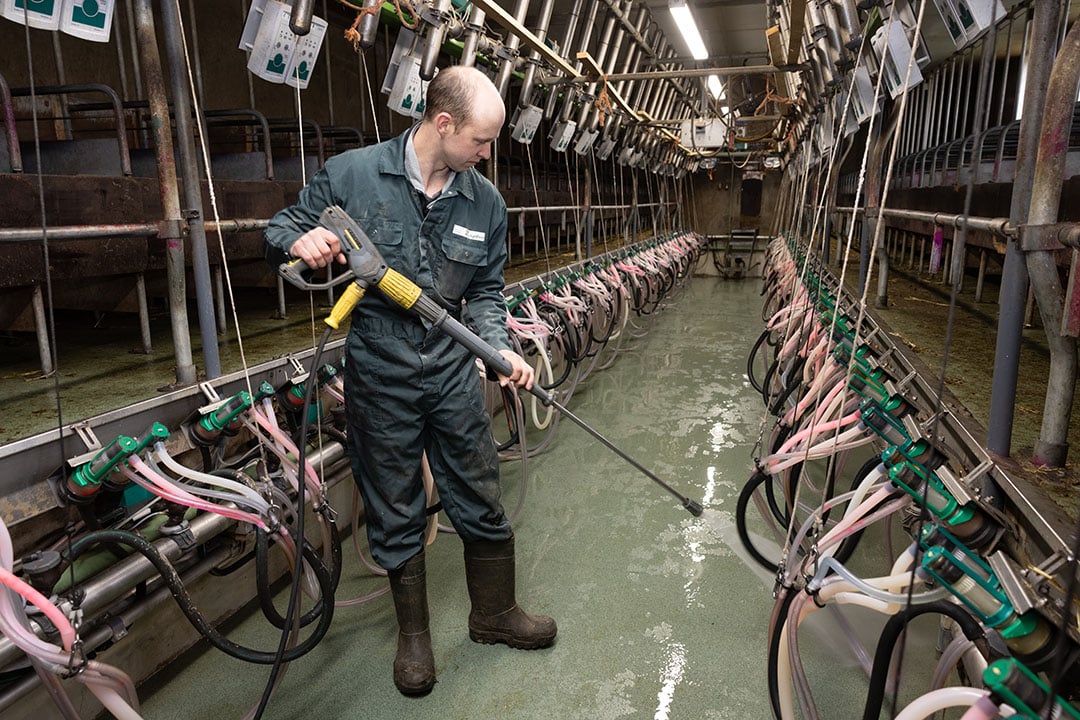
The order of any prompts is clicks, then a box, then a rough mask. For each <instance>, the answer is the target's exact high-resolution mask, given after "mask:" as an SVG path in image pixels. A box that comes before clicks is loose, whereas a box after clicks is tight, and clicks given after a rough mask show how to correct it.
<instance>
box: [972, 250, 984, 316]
mask: <svg viewBox="0 0 1080 720" xmlns="http://www.w3.org/2000/svg"><path fill="white" fill-rule="evenodd" d="M985 279H986V250H985V249H984V250H982V251H981V252H980V253H979V279H978V280H977V281H976V282H975V302H977V303H978V302H982V296H983V280H985Z"/></svg>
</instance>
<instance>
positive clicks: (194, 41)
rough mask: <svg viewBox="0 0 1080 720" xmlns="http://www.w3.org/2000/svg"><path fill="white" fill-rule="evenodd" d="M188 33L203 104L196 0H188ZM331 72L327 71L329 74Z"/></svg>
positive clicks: (197, 93)
mask: <svg viewBox="0 0 1080 720" xmlns="http://www.w3.org/2000/svg"><path fill="white" fill-rule="evenodd" d="M188 35H190V37H191V57H192V61H193V62H194V65H195V66H194V68H192V71H193V73H194V75H195V94H196V96H197V97H198V98H199V104H200V105H203V104H205V100H206V95H205V94H204V93H203V77H202V57H201V56H200V55H199V26H198V23H196V22H195V0H188ZM327 50H329V47H328V48H327ZM329 74H330V73H327V75H328V76H329Z"/></svg>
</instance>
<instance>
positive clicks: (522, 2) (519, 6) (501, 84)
mask: <svg viewBox="0 0 1080 720" xmlns="http://www.w3.org/2000/svg"><path fill="white" fill-rule="evenodd" d="M528 12H529V0H517V3H516V4H515V5H514V19H515V20H516V21H517V23H518V24H519V25H520V24H522V23H524V22H525V15H526V14H528ZM520 45H521V38H520V37H518V36H517V35H515V34H513V33H510V37H508V38H507V39H506V42H504V43H503V46H502V48H501V52H502V54H503V58H502V60H501V62H500V63H499V72H498V74H497V75H496V76H495V87H496V88H498V90H499V95H501V96H502V97H504V98H505V97H506V88H507V87H509V85H510V76H511V75H512V74H513V73H514V65H515V63H516V62H517V58H518V47H519V46H520ZM496 54H498V53H496Z"/></svg>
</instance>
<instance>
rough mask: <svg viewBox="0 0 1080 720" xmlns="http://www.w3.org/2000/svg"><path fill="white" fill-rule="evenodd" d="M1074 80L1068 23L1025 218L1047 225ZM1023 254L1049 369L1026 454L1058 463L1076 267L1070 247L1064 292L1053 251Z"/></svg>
mask: <svg viewBox="0 0 1080 720" xmlns="http://www.w3.org/2000/svg"><path fill="white" fill-rule="evenodd" d="M1078 85H1080V24H1073V27H1072V29H1070V30H1069V34H1068V35H1067V36H1066V37H1065V42H1064V43H1063V44H1062V46H1061V50H1060V51H1059V52H1058V54H1057V57H1056V58H1055V60H1054V66H1053V70H1052V71H1051V73H1050V82H1049V84H1048V86H1047V91H1046V105H1045V107H1044V109H1043V112H1042V113H1041V114H1040V120H1041V126H1042V127H1041V132H1040V138H1039V154H1038V159H1037V160H1036V165H1037V167H1036V172H1035V181H1034V183H1033V185H1032V188H1031V204H1030V209H1029V211H1028V218H1027V221H1028V224H1031V225H1049V224H1052V223H1055V222H1057V220H1058V212H1059V210H1060V207H1061V189H1062V186H1063V185H1064V182H1065V157H1066V153H1067V152H1068V146H1069V132H1070V127H1071V124H1072V113H1073V108H1074V106H1075V103H1076V88H1077V86H1078ZM1026 259H1027V268H1028V275H1029V276H1030V277H1031V281H1032V282H1031V286H1032V288H1033V289H1034V291H1035V297H1036V299H1037V300H1038V305H1039V316H1040V319H1041V320H1042V325H1043V330H1044V331H1045V332H1046V341H1047V345H1048V346H1049V347H1050V372H1049V374H1048V376H1047V380H1046V400H1045V402H1044V403H1043V418H1042V427H1041V428H1040V430H1039V439H1038V441H1036V443H1035V452H1034V455H1033V457H1032V459H1033V460H1034V462H1035V463H1036V464H1037V465H1046V466H1049V467H1064V465H1065V461H1066V459H1067V457H1068V452H1069V421H1070V418H1071V415H1072V406H1073V394H1074V393H1075V390H1076V371H1077V368H1076V355H1077V347H1076V335H1077V334H1078V333H1080V328H1077V327H1076V325H1075V323H1074V322H1073V321H1072V315H1073V312H1074V307H1075V306H1074V303H1075V302H1076V299H1077V295H1078V294H1080V288H1077V287H1076V286H1075V284H1074V283H1075V282H1076V273H1077V270H1078V268H1077V258H1076V251H1073V257H1072V264H1071V266H1070V272H1069V287H1068V290H1067V292H1066V291H1065V290H1064V289H1063V288H1062V287H1061V279H1060V276H1059V274H1058V268H1057V260H1056V253H1055V252H1053V251H1051V250H1031V251H1029V252H1028V253H1027V256H1026Z"/></svg>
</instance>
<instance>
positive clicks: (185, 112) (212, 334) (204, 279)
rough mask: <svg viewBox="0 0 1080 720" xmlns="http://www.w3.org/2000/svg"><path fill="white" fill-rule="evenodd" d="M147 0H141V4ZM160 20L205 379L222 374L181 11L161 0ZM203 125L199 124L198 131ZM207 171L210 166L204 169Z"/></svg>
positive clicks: (169, 1) (168, 2)
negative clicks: (169, 84)
mask: <svg viewBox="0 0 1080 720" xmlns="http://www.w3.org/2000/svg"><path fill="white" fill-rule="evenodd" d="M148 2H149V0H140V4H144V3H148ZM160 7H161V21H162V29H163V30H164V35H165V54H166V56H167V57H168V60H169V69H170V72H169V78H170V80H171V85H172V101H173V109H174V111H175V112H174V115H175V117H176V145H177V148H178V149H179V150H180V175H181V177H182V178H183V185H184V204H185V205H186V206H187V207H186V208H185V211H186V214H187V216H188V217H187V225H188V233H189V237H190V239H191V270H192V274H193V276H194V278H195V303H196V307H197V308H198V314H199V336H200V337H201V338H202V354H203V366H204V369H205V371H206V377H207V379H208V380H213V379H214V378H216V377H220V376H221V359H220V357H219V355H218V344H217V329H216V328H217V325H216V321H215V318H214V295H213V291H212V289H211V279H210V256H209V253H208V252H207V249H206V226H205V225H204V224H203V207H202V186H201V184H200V182H199V160H198V154H197V152H196V150H195V133H194V128H193V127H192V124H191V110H192V108H191V95H190V87H189V85H188V81H187V72H186V67H187V66H186V63H185V59H184V45H183V42H182V41H181V37H182V35H181V28H180V25H181V21H180V12H179V9H178V8H177V5H176V3H175V2H173V0H162V2H161V3H160ZM201 132H202V128H200V133H201ZM206 170H207V172H210V168H207V169H206Z"/></svg>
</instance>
